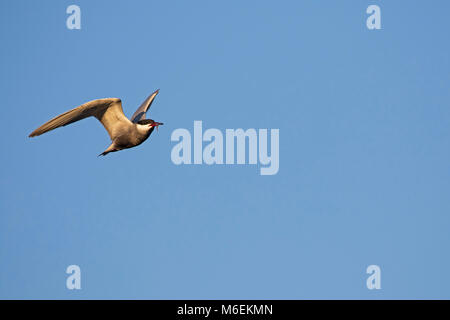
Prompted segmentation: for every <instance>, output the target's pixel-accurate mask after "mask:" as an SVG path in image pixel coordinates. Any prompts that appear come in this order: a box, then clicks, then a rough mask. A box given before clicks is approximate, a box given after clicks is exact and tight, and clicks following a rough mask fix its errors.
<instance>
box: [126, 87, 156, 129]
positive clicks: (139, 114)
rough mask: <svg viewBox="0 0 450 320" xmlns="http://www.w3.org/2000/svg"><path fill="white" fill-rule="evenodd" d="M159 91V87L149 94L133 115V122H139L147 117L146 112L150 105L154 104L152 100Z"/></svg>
mask: <svg viewBox="0 0 450 320" xmlns="http://www.w3.org/2000/svg"><path fill="white" fill-rule="evenodd" d="M158 92H159V89H158V90H156V91H155V92H153V93H152V94H151V95H149V96H148V98H147V99H145V101H144V102H143V103H142V104H141V106H140V107H139V108H138V109H137V110H136V112H135V113H134V114H133V116H132V117H131V122H133V123H137V122H138V121H139V120H143V119H145V114H146V112H147V111H148V109H150V106H151V105H152V102H153V100H154V99H155V97H156V95H157V94H158Z"/></svg>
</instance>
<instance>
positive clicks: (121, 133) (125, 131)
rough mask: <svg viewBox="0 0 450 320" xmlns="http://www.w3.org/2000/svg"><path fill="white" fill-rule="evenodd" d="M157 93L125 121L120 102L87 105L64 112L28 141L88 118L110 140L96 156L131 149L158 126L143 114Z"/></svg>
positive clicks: (109, 99) (92, 102) (100, 102)
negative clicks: (95, 119)
mask: <svg viewBox="0 0 450 320" xmlns="http://www.w3.org/2000/svg"><path fill="white" fill-rule="evenodd" d="M158 92H159V89H158V90H156V91H155V92H153V93H152V94H151V95H150V96H148V98H147V99H145V101H144V102H143V103H142V104H141V106H140V107H139V108H138V109H137V110H136V112H135V113H134V114H133V116H132V117H131V119H128V118H127V117H126V116H125V115H124V113H123V109H122V101H121V100H120V99H118V98H106V99H97V100H92V101H89V102H87V103H85V104H82V105H81V106H79V107H77V108H75V109H72V110H69V111H67V112H64V113H63V114H60V115H59V116H57V117H55V118H53V119H51V120H49V121H47V122H46V123H44V124H43V125H42V126H40V127H39V128H37V129H36V130H34V131H33V132H32V133H31V134H30V135H29V137H30V138H31V137H36V136H39V135H41V134H43V133H45V132H48V131H51V130H53V129H56V128H59V127H62V126H66V125H68V124H71V123H73V122H76V121H78V120H82V119H85V118H88V117H96V118H97V119H98V121H100V122H101V123H102V125H103V126H104V127H105V129H106V131H108V134H109V137H110V138H111V141H112V143H111V145H110V146H109V147H108V148H107V149H106V150H105V151H103V152H102V153H100V154H99V156H105V155H107V154H108V153H110V152H116V151H120V150H123V149H128V148H133V147H136V146H138V145H140V144H141V143H142V142H144V141H145V140H147V138H148V137H150V135H151V134H152V132H153V130H154V129H155V127H156V128H158V126H160V125H162V124H163V123H161V122H156V121H154V120H152V119H145V114H146V112H147V111H148V109H149V108H150V106H151V105H152V102H153V100H154V99H155V97H156V95H157V94H158Z"/></svg>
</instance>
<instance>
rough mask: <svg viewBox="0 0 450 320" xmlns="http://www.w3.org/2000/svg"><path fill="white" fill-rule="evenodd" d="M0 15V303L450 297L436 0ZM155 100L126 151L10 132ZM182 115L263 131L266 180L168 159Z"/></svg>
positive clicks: (121, 7) (184, 124) (449, 203)
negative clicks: (373, 19)
mask: <svg viewBox="0 0 450 320" xmlns="http://www.w3.org/2000/svg"><path fill="white" fill-rule="evenodd" d="M71 4H77V5H79V6H80V8H81V20H82V21H81V30H68V29H67V28H66V18H67V17H68V15H67V14H66V8H67V7H68V6H69V5H71ZM371 4H378V5H379V6H380V7H381V19H382V22H381V23H382V29H381V30H373V31H370V30H368V29H367V28H366V18H367V17H368V15H367V14H366V8H367V7H368V6H369V5H371ZM0 9H1V10H0V15H1V19H0V24H1V25H0V35H1V36H0V37H1V40H2V50H1V53H0V54H1V60H0V65H1V73H0V87H1V93H2V101H3V102H2V105H3V106H2V112H3V113H2V117H0V128H1V129H0V130H1V135H0V143H1V146H2V153H1V154H2V158H1V163H2V166H1V169H0V170H1V171H0V177H1V179H0V189H1V193H0V200H1V201H0V211H1V214H0V298H3V299H5V298H7V299H10V298H25V299H32V298H38V299H47V298H58V299H80V298H83V299H93V298H106V299H110V298H124V299H136V298H137V299H174V298H176V299H221V298H224V299H225V298H235V299H247V298H254V299H335V298H339V299H347V298H357V299H380V298H381V299H393V298H402V299H412V298H419V299H420V298H424V299H431V298H434V299H442V298H447V299H448V298H450V289H449V287H450V275H449V272H448V270H449V269H450V258H449V255H448V247H449V245H450V233H449V228H450V197H449V190H450V170H449V163H450V151H449V140H450V109H449V102H450V90H448V86H449V83H450V58H449V54H448V52H449V49H450V45H449V41H448V33H449V25H448V17H447V16H448V12H449V10H450V4H449V2H448V1H443V0H442V1H433V2H432V3H430V2H429V1H413V2H411V1H406V0H402V1H379V0H370V1H351V0H344V1H283V2H281V3H274V2H273V1H245V2H242V1H194V2H192V1H190V2H186V1H171V2H163V1H158V2H156V1H133V2H126V1H121V2H119V1H114V2H112V1H97V0H96V1H82V0H79V1H2V2H1V4H0ZM157 88H160V89H161V91H160V93H159V95H158V97H157V98H156V100H155V102H154V104H153V106H152V108H151V113H150V116H151V118H153V119H155V120H157V121H161V122H164V123H165V125H164V126H162V127H161V128H160V130H159V132H155V133H153V135H152V136H151V138H150V139H149V140H148V141H146V142H145V143H144V144H143V145H141V146H139V147H137V148H135V149H131V150H126V151H122V152H118V153H114V154H110V155H108V156H107V157H105V158H98V157H97V154H99V153H100V152H102V151H103V150H104V149H105V148H106V147H107V146H108V145H109V137H108V135H107V134H106V132H105V131H104V129H103V128H102V126H101V125H100V124H99V123H98V122H97V121H96V120H95V119H88V120H84V121H81V122H79V123H76V124H73V125H71V126H68V127H65V128H63V129H58V130H55V131H52V132H50V133H47V134H45V135H43V136H41V137H38V138H34V139H29V138H28V137H27V136H28V134H29V133H30V132H31V131H32V130H33V129H35V128H36V127H37V126H39V125H40V124H42V123H43V122H45V121H47V120H49V119H50V118H52V117H53V116H56V115H58V114H59V113H61V112H64V111H66V110H68V109H71V108H73V107H75V106H78V105H80V104H82V103H84V102H86V101H89V100H92V99H97V98H104V97H119V98H121V99H122V101H123V108H124V112H125V114H126V115H127V116H131V115H132V114H133V112H134V111H135V109H136V108H137V107H138V106H139V105H140V103H141V102H142V101H143V100H144V99H145V98H146V97H147V95H148V94H150V93H151V92H153V91H154V90H155V89H157ZM194 120H202V121H203V127H204V129H207V128H218V129H220V130H222V131H223V132H225V129H227V128H244V129H247V128H256V129H258V128H279V130H280V170H279V172H278V174H277V175H274V176H261V175H259V169H258V167H257V166H254V165H243V166H238V165H213V166H208V165H181V166H176V165H174V164H173V163H172V161H171V158H170V153H171V149H172V147H173V146H174V143H173V142H171V141H170V135H171V133H172V132H173V130H175V129H177V128H187V129H188V130H190V131H191V132H192V131H193V122H194ZM72 264H76V265H79V266H80V267H81V272H82V289H81V290H78V291H77V290H68V289H67V288H66V278H67V276H68V275H67V274H66V273H65V270H66V268H67V266H69V265H72ZM371 264H376V265H379V266H380V268H381V286H382V289H381V290H368V289H367V288H366V278H367V276H368V275H367V274H366V272H365V271H366V268H367V266H369V265H371Z"/></svg>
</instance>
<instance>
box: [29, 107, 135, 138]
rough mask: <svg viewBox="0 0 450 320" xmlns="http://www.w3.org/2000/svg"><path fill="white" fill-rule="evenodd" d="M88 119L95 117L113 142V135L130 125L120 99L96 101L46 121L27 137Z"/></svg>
mask: <svg viewBox="0 0 450 320" xmlns="http://www.w3.org/2000/svg"><path fill="white" fill-rule="evenodd" d="M88 117H96V118H97V119H98V120H99V121H100V122H101V123H102V124H103V126H104V127H105V129H106V131H108V134H109V136H110V138H111V140H114V137H115V134H116V133H117V132H118V131H119V130H120V128H121V127H123V126H124V125H125V126H128V125H132V123H131V121H130V120H128V119H127V117H125V115H124V114H123V110H122V102H121V101H120V99H117V98H107V99H97V100H92V101H89V102H87V103H85V104H82V105H81V106H79V107H77V108H75V109H72V110H69V111H67V112H64V113H63V114H60V115H59V116H57V117H55V118H53V119H52V120H50V121H47V122H46V123H44V124H43V125H42V126H40V127H39V128H37V129H36V130H34V131H33V132H32V133H31V134H30V135H29V137H35V136H39V135H41V134H43V133H45V132H48V131H51V130H53V129H56V128H59V127H62V126H66V125H68V124H71V123H73V122H76V121H79V120H82V119H85V118H88Z"/></svg>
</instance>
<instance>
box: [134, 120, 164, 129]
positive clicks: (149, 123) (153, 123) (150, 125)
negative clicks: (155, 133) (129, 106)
mask: <svg viewBox="0 0 450 320" xmlns="http://www.w3.org/2000/svg"><path fill="white" fill-rule="evenodd" d="M138 124H140V125H142V126H144V127H145V128H146V129H147V130H148V131H150V130H152V129H153V128H155V127H156V128H158V127H159V126H160V125H163V124H164V123H162V122H156V121H154V120H152V119H144V120H139V121H138Z"/></svg>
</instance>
